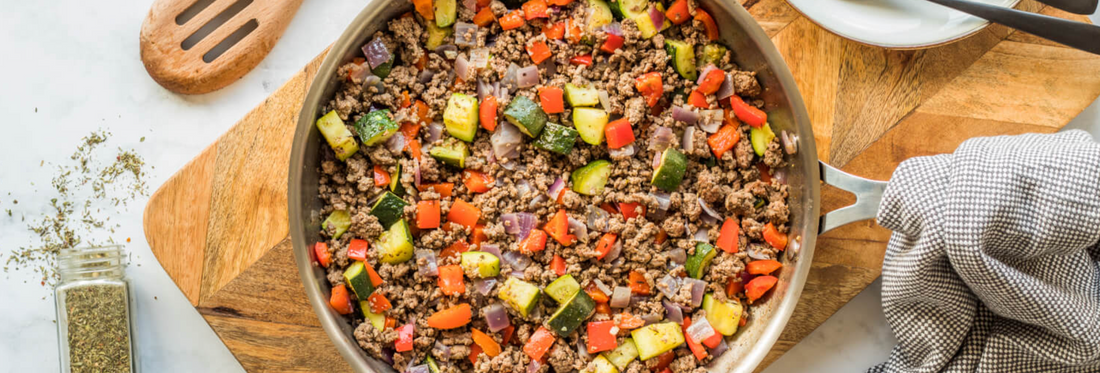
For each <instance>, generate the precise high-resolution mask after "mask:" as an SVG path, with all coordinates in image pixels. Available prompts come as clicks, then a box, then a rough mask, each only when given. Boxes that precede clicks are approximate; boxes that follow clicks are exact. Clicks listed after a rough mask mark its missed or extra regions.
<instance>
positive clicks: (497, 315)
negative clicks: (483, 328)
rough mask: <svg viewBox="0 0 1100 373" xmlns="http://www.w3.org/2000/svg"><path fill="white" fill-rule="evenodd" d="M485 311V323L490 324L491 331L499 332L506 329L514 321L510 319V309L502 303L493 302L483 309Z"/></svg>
mask: <svg viewBox="0 0 1100 373" xmlns="http://www.w3.org/2000/svg"><path fill="white" fill-rule="evenodd" d="M482 311H483V312H485V323H486V324H489V331H490V332H494V333H495V332H498V331H501V330H504V328H507V327H508V326H509V325H512V322H511V321H510V320H508V310H505V309H504V305H502V304H500V303H493V304H490V305H488V306H485V308H483V309H482Z"/></svg>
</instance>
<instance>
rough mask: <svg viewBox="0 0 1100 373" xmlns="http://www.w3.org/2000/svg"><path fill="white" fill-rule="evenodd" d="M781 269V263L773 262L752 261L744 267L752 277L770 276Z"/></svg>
mask: <svg viewBox="0 0 1100 373" xmlns="http://www.w3.org/2000/svg"><path fill="white" fill-rule="evenodd" d="M780 268H783V263H780V262H777V261H774V260H754V261H751V262H749V264H747V265H745V270H746V271H748V272H749V273H750V274H754V275H770V274H772V272H775V271H776V270H778V269H780Z"/></svg>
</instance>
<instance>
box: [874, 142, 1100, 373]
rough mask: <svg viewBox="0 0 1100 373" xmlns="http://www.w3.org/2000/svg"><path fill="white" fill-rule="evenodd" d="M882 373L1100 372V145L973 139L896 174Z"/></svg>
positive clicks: (885, 208)
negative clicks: (890, 343)
mask: <svg viewBox="0 0 1100 373" xmlns="http://www.w3.org/2000/svg"><path fill="white" fill-rule="evenodd" d="M878 222H879V224H881V225H882V226H884V227H886V228H889V229H891V230H893V231H894V233H893V236H891V237H890V244H889V246H888V248H887V251H886V260H885V262H884V263H883V270H882V307H883V309H884V311H885V313H886V319H887V322H889V324H890V328H891V329H893V331H894V334H895V335H896V336H897V338H898V345H897V346H896V347H894V350H893V352H892V353H891V354H890V358H889V360H888V361H886V362H885V363H883V364H881V365H878V366H875V367H872V368H871V369H870V371H871V372H1100V246H1098V245H1097V240H1098V239H1100V144H1097V143H1095V142H1093V140H1092V138H1091V137H1090V136H1089V135H1088V134H1087V133H1085V132H1081V131H1069V132H1064V133H1059V134H1053V135H1037V134H1028V135H1020V136H1000V137H990V138H980V139H972V140H969V141H967V142H965V143H963V144H962V145H961V146H959V148H958V149H957V150H956V151H955V153H954V154H945V155H938V156H931V157H920V158H914V159H910V160H907V161H905V162H904V163H902V164H901V166H900V167H898V169H897V171H896V172H895V173H894V176H893V179H892V180H891V181H890V185H889V187H887V189H886V193H885V195H884V197H883V201H882V206H881V208H880V211H879V214H878Z"/></svg>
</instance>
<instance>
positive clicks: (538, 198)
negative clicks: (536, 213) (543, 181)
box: [527, 194, 546, 209]
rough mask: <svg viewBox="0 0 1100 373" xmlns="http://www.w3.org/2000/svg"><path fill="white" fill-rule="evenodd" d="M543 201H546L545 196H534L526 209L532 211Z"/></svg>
mask: <svg viewBox="0 0 1100 373" xmlns="http://www.w3.org/2000/svg"><path fill="white" fill-rule="evenodd" d="M545 201H546V195H545V194H539V195H537V196H535V198H532V199H531V203H529V204H528V205H527V207H530V208H532V209H534V208H535V207H536V206H538V205H539V204H540V203H543V202H545Z"/></svg>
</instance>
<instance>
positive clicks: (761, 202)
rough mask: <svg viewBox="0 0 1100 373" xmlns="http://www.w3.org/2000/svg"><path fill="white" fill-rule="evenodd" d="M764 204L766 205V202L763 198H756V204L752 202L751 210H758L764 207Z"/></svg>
mask: <svg viewBox="0 0 1100 373" xmlns="http://www.w3.org/2000/svg"><path fill="white" fill-rule="evenodd" d="M765 203H768V201H765V200H764V199H763V198H760V197H756V202H754V203H753V204H752V208H754V209H758V208H761V207H764V204H765Z"/></svg>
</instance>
